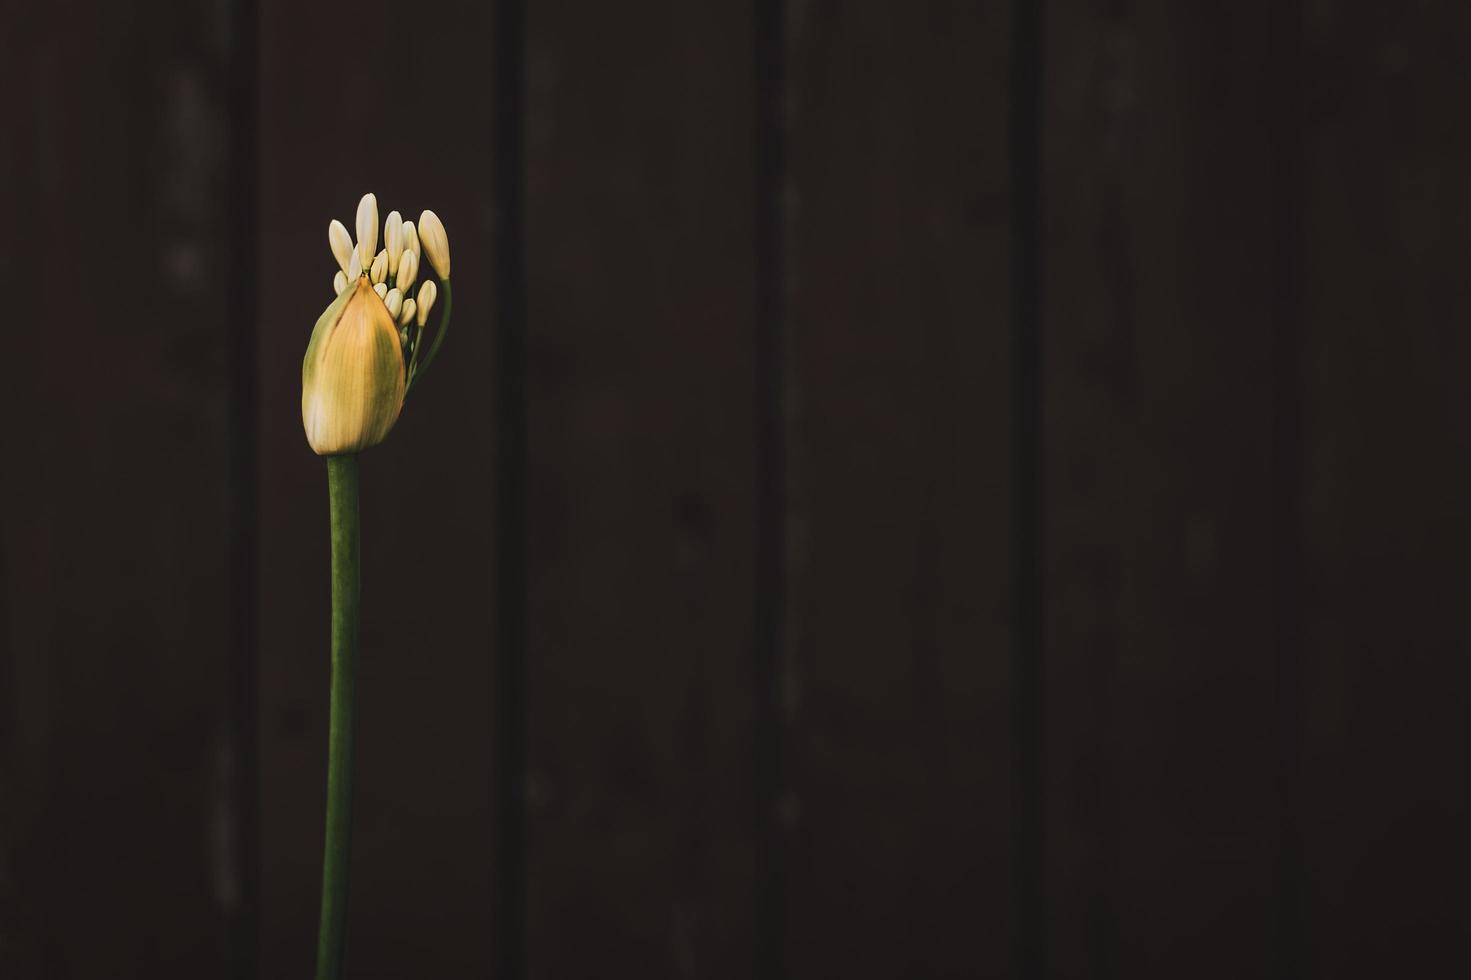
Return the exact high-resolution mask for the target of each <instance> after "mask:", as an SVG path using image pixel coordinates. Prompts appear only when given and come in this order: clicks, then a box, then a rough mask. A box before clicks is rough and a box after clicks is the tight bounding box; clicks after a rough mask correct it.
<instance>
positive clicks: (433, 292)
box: [415, 279, 439, 327]
mask: <svg viewBox="0 0 1471 980" xmlns="http://www.w3.org/2000/svg"><path fill="white" fill-rule="evenodd" d="M438 295H439V287H438V286H436V285H434V280H433V279H426V280H425V281H424V285H422V286H420V287H419V304H418V310H416V311H415V312H416V315H417V316H418V318H419V326H421V327H422V326H423V325H424V324H425V323H426V322H428V320H429V311H430V309H432V308H433V306H434V299H435V297H436V296H438Z"/></svg>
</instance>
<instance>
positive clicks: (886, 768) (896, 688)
mask: <svg viewBox="0 0 1471 980" xmlns="http://www.w3.org/2000/svg"><path fill="white" fill-rule="evenodd" d="M790 18H791V19H790V21H789V24H788V31H789V36H790V49H789V56H790V62H789V82H788V84H789V91H788V101H787V105H786V111H787V113H788V123H787V124H788V140H789V167H790V173H789V178H788V182H787V186H786V188H785V201H786V202H787V206H788V217H787V223H788V232H787V233H788V242H789V254H788V259H787V273H786V274H787V277H788V302H789V305H788V310H787V314H786V316H787V330H788V333H789V341H788V348H787V357H788V358H789V364H790V367H789V372H788V383H789V385H790V388H789V392H788V396H787V407H788V410H789V413H790V416H789V421H788V426H789V428H788V433H789V435H788V441H789V454H788V461H789V472H790V480H789V484H788V487H787V493H788V496H789V505H788V506H789V535H790V540H789V549H788V561H789V571H788V574H789V577H790V592H789V621H788V627H787V644H788V646H787V653H786V658H785V664H784V673H783V676H782V678H781V683H782V701H783V704H784V710H785V712H786V719H785V721H786V728H787V739H788V745H787V749H786V757H787V774H788V787H787V793H786V796H785V798H784V799H783V800H782V805H781V807H780V810H779V812H778V813H776V814H773V815H772V816H773V818H774V819H779V820H781V821H782V822H783V830H784V833H785V834H786V836H787V842H786V854H787V864H786V871H785V874H786V876H787V879H788V890H787V907H786V910H785V922H786V926H785V935H786V940H785V943H786V957H787V959H786V973H787V974H788V975H790V976H793V977H806V976H819V975H823V976H829V975H830V976H854V977H856V976H865V977H867V976H901V975H902V976H926V977H949V976H956V977H959V976H981V975H985V976H1006V975H1010V973H1011V964H1012V962H1013V950H1012V939H1011V935H1010V929H1011V928H1012V926H1013V919H1012V912H1011V908H1012V894H1013V876H1012V856H1011V843H1012V841H1011V823H1010V812H1011V806H1012V800H1011V785H1012V758H1011V738H1010V735H1011V727H1012V718H1011V714H1010V699H1011V693H1012V692H1011V658H1012V648H1011V629H1010V624H1009V619H1010V616H1011V601H1012V593H1011V587H1010V581H1009V579H1010V558H1009V554H1010V547H1009V544H1010V543H1009V534H1010V531H1009V517H1010V512H1009V506H1010V480H1011V472H1010V458H1011V432H1010V418H1009V414H1010V413H1009V408H1008V405H1009V395H1010V387H1009V383H1008V373H1009V371H1010V358H1009V356H1008V351H1009V343H1010V341H1009V335H1010V329H1011V321H1010V315H1009V310H1010V296H1009V275H1010V269H1009V263H1008V248H1009V228H1010V224H1009V215H1008V207H1007V201H1008V196H1007V194H1008V179H1009V178H1008V163H1009V153H1008V147H1007V141H1006V133H1007V129H1008V126H1007V119H1008V111H1009V108H1010V107H1009V103H1008V91H1009V86H1008V54H1007V52H1008V44H1009V41H1010V31H1009V23H1008V14H1007V10H1006V6H1005V5H998V4H992V5H984V4H972V5H958V4H944V3H916V4H907V5H898V4H886V3H879V2H873V3H835V2H814V3H802V4H793V5H792V6H791V8H790Z"/></svg>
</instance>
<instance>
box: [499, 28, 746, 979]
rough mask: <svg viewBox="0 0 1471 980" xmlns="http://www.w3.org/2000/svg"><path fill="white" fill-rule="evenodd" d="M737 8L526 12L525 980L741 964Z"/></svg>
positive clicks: (735, 969) (741, 51) (740, 50)
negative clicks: (528, 400) (527, 602)
mask: <svg viewBox="0 0 1471 980" xmlns="http://www.w3.org/2000/svg"><path fill="white" fill-rule="evenodd" d="M748 7H749V5H748V4H745V3H735V2H722V3H715V4H685V3H677V2H665V3H654V4H639V5H633V6H621V7H615V6H588V5H585V4H577V3H571V2H568V0H546V2H538V3H534V4H532V5H531V6H530V8H529V10H528V42H527V44H528V47H527V57H528V70H529V85H530V89H529V115H528V131H527V154H528V156H527V175H528V211H527V221H528V236H529V246H528V248H529V251H528V270H529V293H528V317H529V379H528V384H529V390H530V392H531V403H530V454H531V470H530V473H531V488H530V514H529V526H530V539H531V540H532V541H533V542H534V548H533V550H532V553H531V561H532V565H531V580H530V595H531V607H530V609H531V620H530V642H531V653H530V664H529V684H530V697H531V701H530V708H529V710H530V718H529V724H530V753H531V787H530V806H531V808H532V809H531V815H530V830H529V834H530V840H529V854H528V861H529V874H530V894H529V909H528V914H529V917H530V937H529V943H530V947H529V960H530V968H531V972H532V974H533V975H535V976H538V977H543V978H558V977H582V976H589V975H593V974H596V973H608V972H614V973H618V974H627V975H638V976H650V977H710V978H718V977H748V976H750V975H751V972H752V955H753V954H752V948H753V911H752V904H753V897H752V894H753V882H752V860H753V855H752V835H753V828H752V821H751V819H750V815H751V813H752V810H753V803H752V795H751V794H752V783H753V775H752V769H753V759H752V749H751V744H752V729H753V718H752V712H753V700H754V698H753V692H752V680H751V665H750V650H751V644H752V621H751V617H752V605H753V598H752V593H751V581H752V574H753V567H752V562H753V545H752V536H753V526H752V524H753V517H752V510H753V489H752V475H751V460H752V459H753V455H754V448H753V434H752V421H751V409H750V406H751V392H752V390H753V382H752V374H751V356H752V355H751V344H752V329H753V326H752V323H753V320H752V275H753V273H752V258H751V256H752V237H753V231H752V213H753V208H752V191H751V189H752V183H753V175H752V162H751V158H752V149H751V134H752V128H753V127H752V107H751V79H752V67H751V57H752V54H751V33H752V25H751V21H750V17H751V14H750V11H749V9H748Z"/></svg>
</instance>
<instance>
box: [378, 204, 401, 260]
mask: <svg viewBox="0 0 1471 980" xmlns="http://www.w3.org/2000/svg"><path fill="white" fill-rule="evenodd" d="M383 247H384V249H385V250H386V251H387V252H388V274H389V275H394V274H396V273H397V272H398V257H399V256H400V255H403V254H404V221H403V218H402V217H401V216H400V215H399V213H398V212H397V211H390V212H388V219H387V220H386V221H384V222H383Z"/></svg>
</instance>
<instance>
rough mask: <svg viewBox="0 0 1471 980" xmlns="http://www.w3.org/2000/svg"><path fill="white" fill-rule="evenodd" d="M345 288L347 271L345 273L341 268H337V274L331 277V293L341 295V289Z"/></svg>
mask: <svg viewBox="0 0 1471 980" xmlns="http://www.w3.org/2000/svg"><path fill="white" fill-rule="evenodd" d="M346 288H347V273H345V272H343V271H342V270H341V269H339V270H337V275H335V276H333V277H332V295H334V296H341V295H342V291H343V290H344V289H346Z"/></svg>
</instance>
